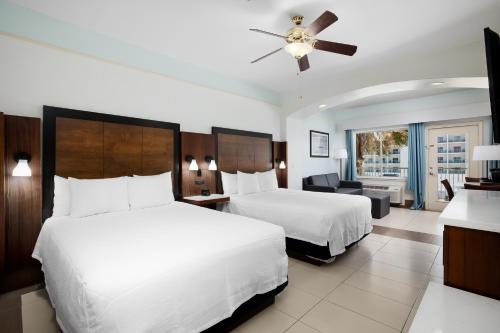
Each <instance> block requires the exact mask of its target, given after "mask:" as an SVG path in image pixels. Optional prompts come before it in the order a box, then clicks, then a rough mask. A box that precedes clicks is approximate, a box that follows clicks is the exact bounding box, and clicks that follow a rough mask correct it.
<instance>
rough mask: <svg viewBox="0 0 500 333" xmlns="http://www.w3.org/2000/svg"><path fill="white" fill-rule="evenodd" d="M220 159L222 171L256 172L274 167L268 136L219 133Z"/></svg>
mask: <svg viewBox="0 0 500 333" xmlns="http://www.w3.org/2000/svg"><path fill="white" fill-rule="evenodd" d="M217 135H218V140H217V142H218V147H217V149H218V160H219V165H220V167H219V169H220V170H221V171H226V172H231V173H234V172H236V171H238V170H239V171H242V172H250V173H251V172H255V171H268V170H270V169H272V168H273V162H272V145H271V141H270V140H269V139H267V138H258V137H251V136H244V135H233V134H217Z"/></svg>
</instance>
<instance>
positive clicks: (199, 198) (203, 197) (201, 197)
mask: <svg viewBox="0 0 500 333" xmlns="http://www.w3.org/2000/svg"><path fill="white" fill-rule="evenodd" d="M222 198H229V195H224V194H210V195H193V196H191V197H184V199H188V200H193V201H205V200H214V199H222Z"/></svg>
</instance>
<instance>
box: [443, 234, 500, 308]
mask: <svg viewBox="0 0 500 333" xmlns="http://www.w3.org/2000/svg"><path fill="white" fill-rule="evenodd" d="M443 264H444V283H445V285H447V286H450V287H454V288H459V289H463V290H467V291H470V292H473V293H476V294H480V295H483V296H488V297H491V298H495V299H499V300H500V233H497V232H490V231H484V230H475V229H468V228H460V227H454V226H448V225H445V228H444V248H443Z"/></svg>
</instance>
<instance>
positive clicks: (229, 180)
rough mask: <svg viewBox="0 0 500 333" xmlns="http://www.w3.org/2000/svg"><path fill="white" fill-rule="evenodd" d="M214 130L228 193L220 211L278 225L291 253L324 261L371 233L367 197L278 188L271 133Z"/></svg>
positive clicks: (222, 186) (222, 184)
mask: <svg viewBox="0 0 500 333" xmlns="http://www.w3.org/2000/svg"><path fill="white" fill-rule="evenodd" d="M212 133H213V134H214V135H215V140H216V148H217V161H218V170H219V174H220V183H219V188H218V190H219V192H224V194H228V195H230V196H231V200H230V202H229V203H227V204H225V205H224V208H223V209H224V210H225V211H226V212H230V213H233V214H238V215H243V216H248V217H252V218H257V219H260V220H263V221H267V222H270V223H273V224H276V225H279V226H282V227H283V228H284V229H285V233H286V237H287V238H286V245H287V252H288V254H289V255H293V256H296V257H299V258H304V256H306V257H308V258H309V259H314V260H321V261H323V262H325V261H327V262H328V261H331V260H333V259H334V257H335V256H336V255H338V254H341V253H342V252H344V251H345V249H346V247H348V246H350V245H352V244H354V243H355V242H357V241H359V240H360V239H362V238H363V237H364V236H365V235H367V234H368V233H370V232H371V230H372V223H371V220H372V219H371V202H370V199H369V198H367V197H363V196H360V195H346V194H338V193H320V192H305V191H297V190H288V189H278V183H277V177H276V170H275V167H276V165H275V164H274V163H275V162H276V161H280V160H283V156H277V155H276V153H277V151H276V149H274V148H273V141H272V135H271V134H266V133H256V132H248V131H240V130H234V129H227V128H219V127H213V128H212ZM280 157H281V158H280ZM277 172H280V171H279V170H278V171H277ZM242 180H243V182H242ZM304 259H305V258H304Z"/></svg>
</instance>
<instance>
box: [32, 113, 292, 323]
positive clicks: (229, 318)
mask: <svg viewBox="0 0 500 333" xmlns="http://www.w3.org/2000/svg"><path fill="white" fill-rule="evenodd" d="M43 127H44V128H43V151H44V159H43V179H42V182H43V197H42V199H43V217H44V221H45V222H44V224H43V227H42V230H41V232H40V235H39V238H38V240H37V243H36V247H35V249H34V252H33V257H34V258H36V259H38V260H39V261H40V262H41V263H42V270H43V272H44V274H45V282H46V288H47V291H48V294H49V296H50V299H51V302H52V305H53V306H54V308H55V310H56V318H57V321H58V323H59V324H60V326H61V328H62V329H63V331H65V332H199V331H202V330H206V331H207V332H227V331H230V330H231V329H233V328H234V327H235V326H236V325H238V324H240V323H241V322H243V321H245V320H246V319H248V318H250V317H251V316H253V315H255V314H256V313H257V312H258V311H260V310H262V309H263V308H265V307H267V306H269V305H271V304H272V303H273V302H274V297H275V295H276V294H278V293H279V292H281V291H282V290H283V289H284V288H285V286H286V285H287V265H288V258H287V256H286V252H285V239H284V231H283V229H282V228H281V227H278V226H274V225H272V224H269V223H265V222H262V221H257V220H253V219H250V218H246V217H240V216H235V215H230V214H224V213H221V212H217V211H212V210H209V209H206V208H200V207H196V206H192V205H188V204H186V203H181V202H177V201H174V198H178V197H179V180H178V178H179V177H178V175H179V172H178V171H179V124H173V123H167V122H160V121H152V120H145V119H137V118H129V117H122V116H114V115H106V114H100V113H93V112H86V111H77V110H69V109H62V108H55V107H48V106H44V113H43ZM132 175H134V176H133V177H131V176H132ZM144 176H146V177H144Z"/></svg>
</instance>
